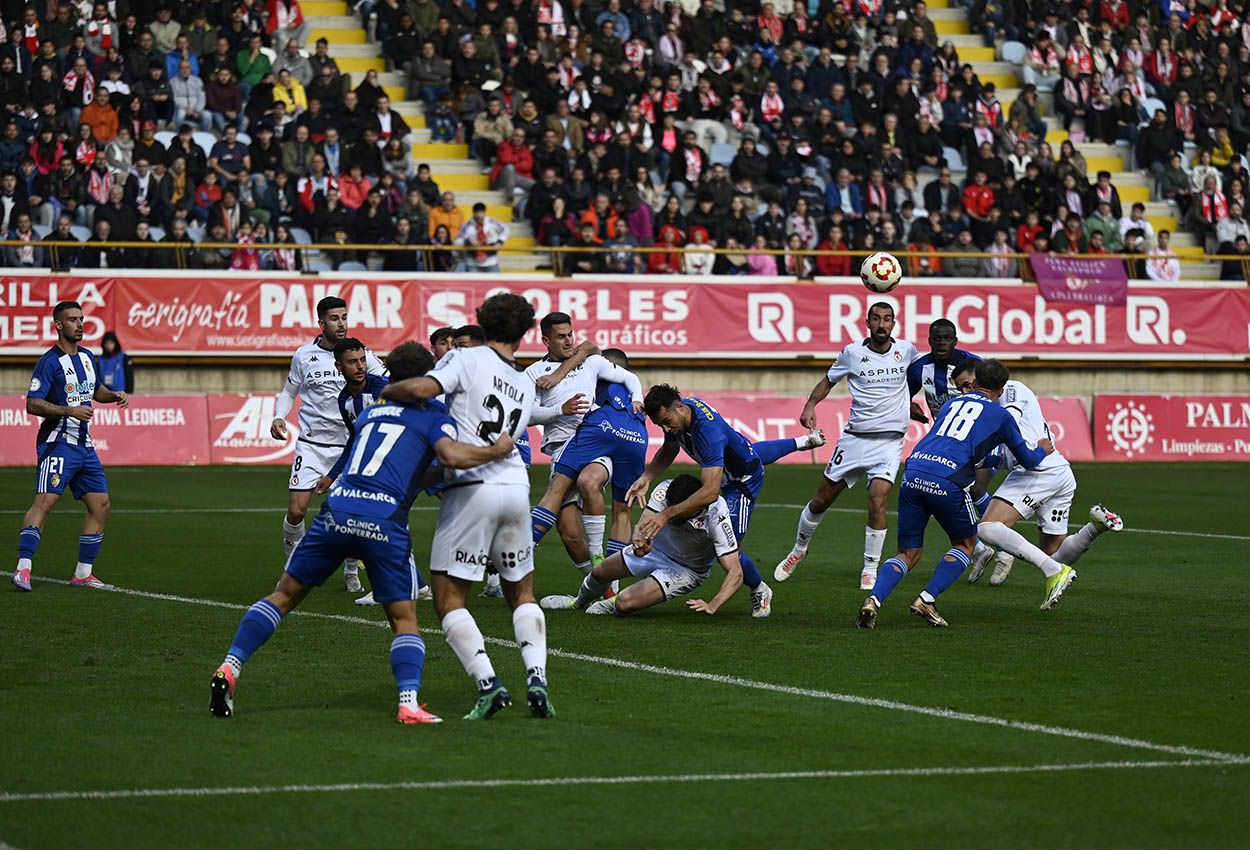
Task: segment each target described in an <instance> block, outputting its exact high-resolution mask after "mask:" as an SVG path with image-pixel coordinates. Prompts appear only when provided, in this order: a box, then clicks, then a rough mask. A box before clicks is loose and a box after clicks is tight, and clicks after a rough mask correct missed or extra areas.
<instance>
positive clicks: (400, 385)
mask: <svg viewBox="0 0 1250 850" xmlns="http://www.w3.org/2000/svg"><path fill="white" fill-rule="evenodd" d="M442 394H443V385H442V384H440V383H439V382H438V381H436V380H434V379H433V378H425V377H421V378H408V379H406V380H403V381H395V382H394V383H390V384H387V385H386V388H385V389H384V390H382V395H381V398H384V399H386V400H387V401H395V402H399V403H400V404H416V403H417V402H421V401H427V400H428V399H432V398H434V397H435V396H440V395H442ZM473 465H474V466H476V464H473Z"/></svg>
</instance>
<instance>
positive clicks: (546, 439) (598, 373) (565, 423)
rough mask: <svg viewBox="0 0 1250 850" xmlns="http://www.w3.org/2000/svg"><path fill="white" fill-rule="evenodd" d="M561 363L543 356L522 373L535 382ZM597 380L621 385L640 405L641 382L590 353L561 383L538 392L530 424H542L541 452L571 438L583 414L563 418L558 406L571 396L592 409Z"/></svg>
mask: <svg viewBox="0 0 1250 850" xmlns="http://www.w3.org/2000/svg"><path fill="white" fill-rule="evenodd" d="M560 364H561V361H559V360H552V359H550V358H547V357H544V358H543V359H542V360H539V361H538V362H536V363H533V364H531V365H530V367H529V368H528V369H526V370H525V374H527V375H529V376H530V378H531V379H533V380H535V381H536V380H538V379H539V378H540V377H542V376H543V375H547V374H550V373H552V372H554V371H555V370H556V369H559V368H560ZM600 381H609V382H613V383H618V384H624V385H625V386H626V387H627V388H628V389H629V393H630V396H631V398H632V400H633V401H636V402H638V403H641V402H642V382H641V381H639V380H638V376H637V375H635V374H634V373H633V372H631V371H629V370H628V369H622V368H621V367H620V366H617V365H615V364H614V363H613V362H612V361H611V360H609V359H608V358H606V357H604V356H603V355H602V354H592V355H590V356H589V357H587V358H586V360H585V362H584V363H582V365H580V366H578V367H577V368H576V369H574V370H573V371H571V372H569V374H568V375H566V376H565V378H564V380H563V381H561V382H560V383H558V384H556V385H555V386H554V387H552V388H551V389H549V390H539V391H538V398H537V401H536V403H535V410H534V414H533V416H532V417H531V421H532V422H534V423H537V424H542V425H543V443H542V450H543V451H544V452H546V453H547V454H552V453H553V452H554V451H555V450H556V449H558V448H559V447H560V446H562V445H564V444H565V443H567V442H568V441H569V440H571V439H572V438H573V433H574V432H575V431H576V430H577V426H578V425H581V424H582V416H583V414H572V415H569V416H566V415H564V414H562V413H560V407H561V406H562V405H563V404H564V403H565V402H566V401H568V400H569V399H571V398H572V397H573V396H575V395H578V394H581V395H584V396H585V397H586V400H587V401H589V402H590V403H591V409H592V410H593V409H594V407H595V404H594V401H595V389H596V388H597V386H598V384H599V382H600Z"/></svg>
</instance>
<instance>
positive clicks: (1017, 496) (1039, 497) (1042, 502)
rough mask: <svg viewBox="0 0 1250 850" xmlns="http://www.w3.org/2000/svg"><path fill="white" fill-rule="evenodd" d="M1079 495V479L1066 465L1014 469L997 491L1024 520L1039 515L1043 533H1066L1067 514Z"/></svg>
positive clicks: (995, 496)
mask: <svg viewBox="0 0 1250 850" xmlns="http://www.w3.org/2000/svg"><path fill="white" fill-rule="evenodd" d="M1074 496H1076V476H1074V475H1073V474H1072V467H1070V466H1068V465H1067V464H1066V463H1065V464H1064V465H1063V466H1057V467H1055V468H1054V469H1044V470H1041V471H1031V470H1028V469H1013V470H1012V471H1011V472H1010V473H1009V474H1008V475H1007V478H1006V479H1004V481H1003V483H1002V484H1000V485H999V486H998V489H997V490H995V491H994V498H995V499H1002V500H1003V501H1004V502H1006V503H1007V504H1009V505H1011V506H1012V507H1013V508H1015V509H1016V512H1017V513H1019V514H1020V516H1021V517H1023V518H1024V519H1028V518H1029V517H1031V516H1033V515H1035V514H1036V515H1037V527H1038V528H1040V529H1041V530H1042V533H1043V534H1067V533H1068V512H1069V511H1070V510H1071V509H1072V499H1073V497H1074Z"/></svg>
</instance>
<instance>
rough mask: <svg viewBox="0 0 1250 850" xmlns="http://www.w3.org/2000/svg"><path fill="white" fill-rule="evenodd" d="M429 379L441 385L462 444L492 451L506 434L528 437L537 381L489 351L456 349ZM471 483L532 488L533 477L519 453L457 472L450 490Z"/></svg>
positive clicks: (509, 361)
mask: <svg viewBox="0 0 1250 850" xmlns="http://www.w3.org/2000/svg"><path fill="white" fill-rule="evenodd" d="M427 377H430V378H433V379H434V380H436V381H438V383H439V384H440V385H442V387H443V392H444V393H445V394H446V397H447V408H448V410H449V411H450V412H451V418H452V419H453V420H455V423H456V427H457V428H458V429H459V431H460V440H461V442H465V443H469V444H470V445H474V446H489V445H491V444H492V443H494V442H495V440H497V439H498V438H499V435H500V434H502V433H503V432H504V431H507V432H508V433H509V434H511V435H512V437H513V439H516V438H517V437H519V436H520V435H521V434H523V433H525V428H526V426H528V425H529V419H530V411H531V410H532V409H533V407H534V394H535V389H534V379H533V378H532V377H530V376H529V375H527V374H525V370H524V369H522V368H521V367H519V366H518V365H517V364H516V363H514V362H513V361H511V360H507V359H505V358H504V357H503V356H502V355H501V354H499V352H497V351H495V349H493V348H491V347H490V346H489V345H482V346H478V347H476V348H453V349H452V350H451V351H449V352H447V354H445V355H444V356H443V359H442V360H440V361H439V362H438V365H437V366H435V367H434V371H432V372H430V373H429V375H428V376H427ZM472 481H482V482H486V483H490V484H525V485H526V486H528V485H529V475H528V474H527V473H526V470H525V462H524V461H523V460H522V459H521V453H520V452H519V451H516V450H515V449H514V450H513V451H512V452H511V453H510V454H508V456H507V457H503V458H500V459H499V460H493V461H491V462H490V463H486V464H483V465H481V466H476V467H473V468H472V469H458V470H455V471H454V472H453V473H452V477H451V479H450V481H449V484H448V486H452V487H454V486H456V485H458V484H462V483H467V482H472Z"/></svg>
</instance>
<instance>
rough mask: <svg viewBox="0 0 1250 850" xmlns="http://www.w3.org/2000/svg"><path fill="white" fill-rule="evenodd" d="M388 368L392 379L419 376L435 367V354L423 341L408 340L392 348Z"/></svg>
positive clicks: (388, 358)
mask: <svg viewBox="0 0 1250 850" xmlns="http://www.w3.org/2000/svg"><path fill="white" fill-rule="evenodd" d="M341 344H342V343H340V345H341ZM336 350H337V346H336ZM386 368H387V369H389V370H390V372H391V380H392V381H404V380H407V379H408V378H419V377H421V376H422V375H424V374H425V373H426V372H428V371H430V370H431V369H433V368H434V355H433V354H432V353H431V352H430V350H429V349H428V348H426V347H425V346H424V345H422V344H421V343H419V342H414V341H412V340H408V342H401V343H400V344H399V345H397V346H395V347H394V348H393V349H391V353H390V354H389V355H387V358H386Z"/></svg>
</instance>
